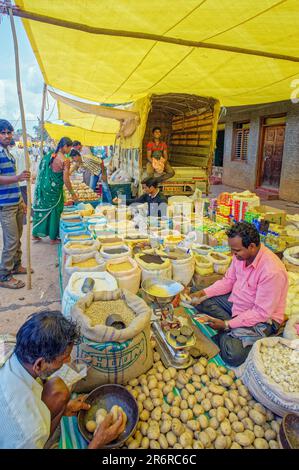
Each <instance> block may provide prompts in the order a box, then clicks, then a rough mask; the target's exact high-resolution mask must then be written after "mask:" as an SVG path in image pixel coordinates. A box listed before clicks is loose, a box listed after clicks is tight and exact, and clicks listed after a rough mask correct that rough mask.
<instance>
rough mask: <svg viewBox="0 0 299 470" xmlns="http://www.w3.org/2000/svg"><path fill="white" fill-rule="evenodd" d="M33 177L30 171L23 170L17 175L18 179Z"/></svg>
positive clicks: (25, 179)
mask: <svg viewBox="0 0 299 470" xmlns="http://www.w3.org/2000/svg"><path fill="white" fill-rule="evenodd" d="M30 178H31V173H30V171H27V170H25V171H22V173H20V174H19V175H17V181H29V180H30Z"/></svg>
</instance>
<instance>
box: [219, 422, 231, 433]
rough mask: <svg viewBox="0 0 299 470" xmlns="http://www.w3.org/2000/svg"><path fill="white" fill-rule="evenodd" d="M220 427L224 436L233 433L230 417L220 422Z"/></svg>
mask: <svg viewBox="0 0 299 470" xmlns="http://www.w3.org/2000/svg"><path fill="white" fill-rule="evenodd" d="M220 429H221V432H222V434H223V435H224V436H229V435H230V434H231V432H232V428H231V425H230V422H229V420H228V419H225V420H223V421H222V422H221V423H220Z"/></svg>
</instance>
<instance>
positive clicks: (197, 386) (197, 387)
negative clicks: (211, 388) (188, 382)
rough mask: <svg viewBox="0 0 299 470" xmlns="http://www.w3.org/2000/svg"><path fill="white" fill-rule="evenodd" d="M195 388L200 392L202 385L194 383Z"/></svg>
mask: <svg viewBox="0 0 299 470" xmlns="http://www.w3.org/2000/svg"><path fill="white" fill-rule="evenodd" d="M192 385H193V387H194V388H195V390H200V389H201V383H200V382H192Z"/></svg>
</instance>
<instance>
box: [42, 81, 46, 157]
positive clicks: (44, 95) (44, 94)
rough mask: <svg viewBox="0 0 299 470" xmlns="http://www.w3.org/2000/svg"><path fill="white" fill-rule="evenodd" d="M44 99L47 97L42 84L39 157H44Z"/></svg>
mask: <svg viewBox="0 0 299 470" xmlns="http://www.w3.org/2000/svg"><path fill="white" fill-rule="evenodd" d="M46 97H47V84H46V83H44V88H43V102H42V109H41V113H40V114H41V116H40V128H41V141H40V157H41V158H43V156H44V132H45V106H46Z"/></svg>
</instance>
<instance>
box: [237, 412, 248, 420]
mask: <svg viewBox="0 0 299 470" xmlns="http://www.w3.org/2000/svg"><path fill="white" fill-rule="evenodd" d="M237 415H238V418H239V419H241V420H242V419H244V418H246V417H247V416H248V415H247V413H246V411H244V410H240V411H238V413H237Z"/></svg>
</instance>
